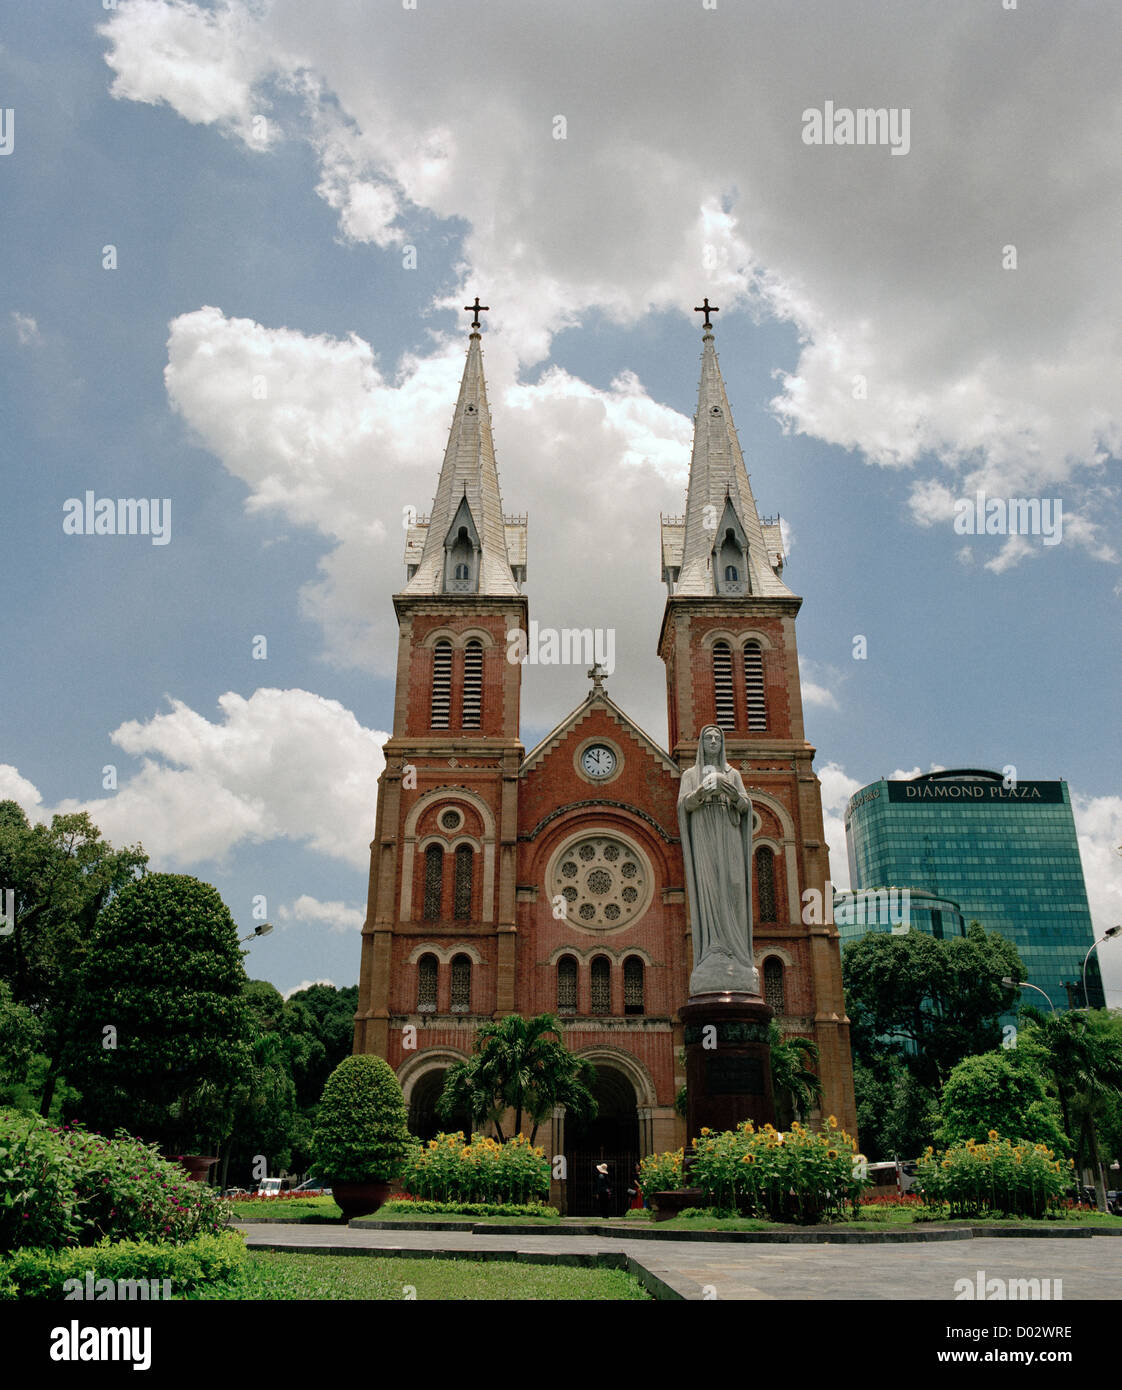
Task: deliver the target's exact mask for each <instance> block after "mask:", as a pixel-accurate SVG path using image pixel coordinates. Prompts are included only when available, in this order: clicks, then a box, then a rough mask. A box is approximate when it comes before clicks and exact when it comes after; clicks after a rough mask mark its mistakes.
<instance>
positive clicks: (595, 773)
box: [580, 743, 616, 781]
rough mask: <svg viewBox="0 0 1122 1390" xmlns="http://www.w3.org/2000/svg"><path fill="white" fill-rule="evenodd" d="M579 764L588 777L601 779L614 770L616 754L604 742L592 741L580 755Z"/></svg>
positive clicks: (608, 775)
mask: <svg viewBox="0 0 1122 1390" xmlns="http://www.w3.org/2000/svg"><path fill="white" fill-rule="evenodd" d="M580 765H581V767H582V768H583V769H584V771H585V772H586V773H587V774H588V776H589V777H595V778H596V779H597V780H598V781H602V780H603V779H604V778H605V777H610V776H611V775H612V773H613V772H614V771H615V770H616V755H615V754H614V753H613V752H612V750H611V749H610V748H609V747H608V746H607V744H604V743H592V744H590V745H589V746H588V747H587V748H586V749H585V750H584V752H583V753H582V754H581V755H580Z"/></svg>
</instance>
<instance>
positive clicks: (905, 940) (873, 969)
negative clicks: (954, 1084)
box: [842, 922, 1023, 1088]
mask: <svg viewBox="0 0 1122 1390" xmlns="http://www.w3.org/2000/svg"><path fill="white" fill-rule="evenodd" d="M1022 970H1023V967H1022V965H1021V960H1020V957H1019V956H1018V954H1017V950H1016V947H1015V946H1013V944H1012V943H1011V942H1009V941H1007V940H1006V939H1005V938H1004V937H1002V936H1000V935H998V933H997V932H987V931H985V930H984V929H983V928H982V927H981V926H979V925H978V923H977V922H971V923H970V926H969V928H968V934H967V936H965V937H954V938H951V939H948V940H945V941H937V940H936V939H935V938H934V937H932V936H928V935H927V933H926V932H921V931H909V932H905V933H903V934H901V935H898V936H897V935H892V934H889V933H883V932H870V933H869V934H868V935H867V936H864V937H861V938H860V940H858V941H855V942H852V943H851V944H850V945H849V946H847V947H846V949H845V952H844V955H843V958H842V980H843V984H844V986H845V1000H846V1009H847V1012H848V1013H849V1017H850V1021H851V1039H852V1043H853V1051H854V1056H855V1057H856V1058H857V1059H858V1060H860V1061H862V1062H865V1063H866V1064H869V1063H873V1062H875V1061H876V1059H877V1058H878V1057H881V1056H884V1055H885V1054H894V1055H896V1056H898V1057H899V1058H900V1059H901V1060H902V1061H903V1062H904V1063H905V1065H907V1066H908V1067H909V1069H910V1070H911V1071H912V1072H913V1073H914V1075H915V1076H916V1079H917V1080H918V1081H920V1082H921V1083H922V1084H923V1085H925V1086H927V1087H929V1088H935V1087H937V1086H939V1085H940V1084H941V1083H942V1082H943V1081H944V1080H945V1079H946V1078H947V1076H948V1075H949V1074H950V1071H951V1069H952V1068H953V1067H954V1065H955V1064H956V1063H957V1062H959V1061H961V1059H962V1058H963V1057H969V1056H972V1055H974V1054H975V1053H980V1052H987V1051H989V1050H990V1049H992V1048H995V1047H997V1045H998V1044H999V1043H1000V1041H1001V1029H1000V1025H999V1019H1000V1017H1001V1015H1002V1014H1003V1013H1007V1012H1008V1011H1009V1010H1010V1009H1011V1008H1012V1007H1013V1006H1014V1002H1015V1000H1016V997H1017V991H1016V990H1015V989H1013V988H1011V987H1009V986H1006V985H1003V984H1002V983H1001V981H1002V978H1003V977H1005V976H1010V977H1012V978H1013V979H1015V980H1019V979H1021V978H1022Z"/></svg>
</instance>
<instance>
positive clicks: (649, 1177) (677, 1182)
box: [639, 1149, 682, 1206]
mask: <svg viewBox="0 0 1122 1390" xmlns="http://www.w3.org/2000/svg"><path fill="white" fill-rule="evenodd" d="M681 1186H682V1150H681V1149H678V1150H677V1151H675V1152H669V1153H662V1154H647V1156H646V1158H644V1159H643V1161H642V1162H641V1163H640V1164H639V1191H640V1192H641V1193H642V1194H643V1201H644V1202H646V1203H647V1205H648V1206H649V1205H650V1203H651V1201H652V1199H653V1198H654V1194H655V1193H656V1192H673V1191H674V1190H675V1189H676V1188H679V1187H681Z"/></svg>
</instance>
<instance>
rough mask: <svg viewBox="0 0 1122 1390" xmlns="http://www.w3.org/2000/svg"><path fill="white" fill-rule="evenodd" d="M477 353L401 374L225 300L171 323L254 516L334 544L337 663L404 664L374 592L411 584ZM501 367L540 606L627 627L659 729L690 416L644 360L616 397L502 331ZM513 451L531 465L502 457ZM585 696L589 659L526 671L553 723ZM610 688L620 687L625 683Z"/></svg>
mask: <svg viewBox="0 0 1122 1390" xmlns="http://www.w3.org/2000/svg"><path fill="white" fill-rule="evenodd" d="M463 363H464V345H463V343H462V341H454V342H450V343H447V342H444V341H439V342H438V344H437V347H436V349H435V351H434V353H433V354H432V355H431V356H429V357H423V358H422V357H409V358H407V359H406V360H405V361H404V362H403V363H402V364H401V368H400V370H399V372H398V374H397V376H396V377H395V378H394V379H393V380H392V381H391V380H389V379H387V378H386V377H385V376H384V375H383V374H382V372H381V371H380V370H379V368H378V365H377V363H376V361H375V359H374V355H373V353H372V351H371V349H370V348H369V347H368V346H367V344H365V343H363V342H361V341H360V340H359V339H357V338H355V337H352V338H350V339H348V340H346V341H339V340H336V339H330V338H326V337H322V336H320V337H311V336H305V335H302V334H300V333H297V332H294V331H293V330H290V329H286V328H275V329H274V328H267V327H264V326H262V325H260V324H257V323H254V322H252V321H251V320H248V319H238V318H227V317H226V316H225V315H223V314H222V312H221V311H220V310H218V309H215V308H211V307H207V308H203V309H199V310H196V311H195V312H193V313H189V314H184V315H182V316H181V317H179V318H177V319H175V320H174V321H173V323H172V325H171V336H170V338H169V343H168V365H167V368H166V369H165V381H166V385H167V390H168V395H169V398H170V400H171V402H172V404H173V405H174V407H175V408H176V410H177V411H178V412H179V413H180V414H181V415H182V416H183V418H184V420H185V421H186V422H187V424H188V425H189V426H190V427H191V428H192V429H193V430H194V431H195V432H196V433H197V434H198V435H199V436H200V438H201V439H202V441H203V443H204V444H205V445H206V447H207V448H208V449H209V450H210V451H211V452H212V453H214V454H215V455H216V456H217V457H218V458H219V459H220V460H221V462H222V463H223V465H224V466H225V467H226V468H227V470H228V471H229V472H230V473H231V474H232V475H233V476H235V477H237V478H239V479H240V480H241V481H242V482H244V483H245V485H246V487H247V489H248V495H247V500H246V506H247V508H248V509H249V510H250V511H265V510H268V511H270V512H273V513H277V514H279V515H280V516H282V517H283V518H284V519H285V520H286V521H289V522H292V523H295V524H299V525H301V526H308V527H312V528H314V529H315V530H316V531H318V532H319V533H320V534H321V535H322V536H324V537H325V538H326V539H328V540H329V541H330V542H331V543H332V545H333V548H332V549H331V550H330V551H329V552H328V553H327V554H326V555H325V556H324V557H323V559H322V560H321V561H320V564H319V573H318V575H317V576H316V577H315V578H312V579H309V581H308V582H307V583H306V584H305V586H304V588H303V590H302V592H301V604H302V608H303V611H304V613H305V614H306V615H307V616H309V617H311V618H313V619H315V620H317V621H318V622H319V623H321V625H322V627H323V630H324V634H325V645H326V652H327V655H328V656H329V657H330V658H331V659H332V660H334V661H337V662H339V663H341V664H359V665H363V666H366V667H367V668H369V669H373V670H380V671H382V672H388V671H389V670H390V669H391V665H392V662H393V661H394V660H395V653H396V650H397V645H396V633H395V631H394V616H393V611H392V608H391V606H390V604H389V603H388V602H385V601H382V602H379V603H371V597H370V596H371V594H374V595H378V594H381V595H386V594H390V593H394V592H396V591H397V590H398V589H400V587H401V585H402V583H403V582H404V568H403V560H402V551H403V545H404V531H403V529H402V516H403V509H404V508H405V507H406V506H413V507H415V508H416V510H417V511H418V512H422V513H423V512H427V511H428V510H429V505H430V502H431V498H432V493H433V488H434V485H435V481H436V478H437V475H438V473H439V469H440V460H441V458H442V457H443V451H444V445H445V442H446V439H447V431H448V426H449V423H450V419H451V414H452V409H453V405H454V402H455V399H456V394H457V391H458V389H459V380H460V375H461V373H462V371H463ZM486 367H487V378H488V389H489V393H490V398H491V401H492V408H493V414H494V417H495V425H494V429H495V438H496V448H497V452H498V456H499V463H500V468H501V470H502V486H503V501H504V505H505V506H506V508H507V510H508V511H523V510H526V509H527V501H528V499H530V498H532V499H533V503H534V508H533V512H532V514H531V517H530V527H531V536H532V537H533V550H532V552H531V560H530V563H531V566H532V569H531V574H532V577H533V591H534V592H535V593H536V594H538V595H540V596H542V597H541V598H539V600H538V602H537V604H536V607H535V617H536V618H537V619H538V621H539V622H541V623H543V624H546V625H552V626H557V627H564V626H573V625H576V626H580V627H586V626H592V627H602V628H608V627H611V628H613V629H614V630H615V632H616V666H617V670H618V671H619V680H620V681H621V682H623V683H624V684H623V686H622V690H623V691H625V692H626V695H625V698H626V701H627V704H628V708H629V709H630V710H631V711H632V712H633V714H634V716H635V718H636V719H637V720H638V721H639V722H640V723H641V724H643V725H645V726H647V727H650V728H651V729H652V731H653V732H657V730H659V729H661V728H662V727H663V726H664V721H665V700H664V698H663V696H662V695H661V694H660V693H659V692H658V691H657V690H656V689H654V688H652V685H651V682H650V681H649V680H647V679H643V678H641V677H642V673H644V672H645V670H646V669H647V668H648V667H649V662H650V649H651V646H652V644H653V642H654V639H655V634H654V633H652V631H651V623H652V615H657V614H658V613H659V611H660V610H661V607H662V602H663V591H662V587H661V584H660V576H659V569H658V562H657V553H656V551H655V545H656V543H657V536H658V525H659V513H660V512H675V513H677V512H680V511H681V510H682V503H683V498H684V493H685V484H686V473H687V469H688V466H689V446H690V439H691V434H692V426H691V422H690V421H689V420H688V419H687V418H686V417H685V416H683V415H680V414H678V412H677V411H674V410H671V409H669V408H667V407H666V406H662V405H660V404H658V402H656V401H653V400H652V399H651V398H650V397H649V396H648V395H647V394H646V392H645V391H644V390H643V388H642V386H641V385H640V383H639V381H638V380H637V378H636V377H635V376H634V374H633V373H630V372H624V373H621V374H620V376H619V377H618V378H617V379H616V380H615V381H613V382H612V384H611V386H610V387H609V388H608V389H607V390H601V389H598V388H595V387H592V386H590V385H588V384H587V383H586V382H584V381H581V380H579V379H578V378H576V377H573V376H571V375H570V374H569V373H567V372H565V371H563V370H561V369H560V368H557V367H554V368H550V369H549V370H548V371H546V372H544V373H543V374H542V376H541V378H540V379H539V380H538V381H537V382H536V383H534V384H533V385H530V384H526V383H522V384H510V383H512V382H513V381H514V374H515V364H514V360H513V357H512V354H511V352H510V349H509V346H508V345H504V344H503V343H502V342H501V341H499V342H493V341H492V340H489V342H488V348H487V363H486ZM255 378H257V379H259V380H260V381H263V382H264V383H265V388H266V390H267V393H268V394H267V398H266V399H264V400H260V399H258V400H255V399H254V398H253V395H254V393H253V381H254V379H255ZM258 394H260V392H259V393H258ZM508 458H510V459H514V460H515V461H516V463H515V466H513V467H511V468H507V467H506V460H507V459H508ZM609 479H610V485H608V480H609ZM539 518H540V519H541V520H540V523H539ZM564 518H573V519H574V520H577V519H579V524H571V525H570V524H567V523H566V521H565V520H563V519H564ZM606 536H610V537H611V544H612V557H611V559H612V564H613V566H615V567H616V568H617V571H618V572H622V573H626V574H627V575H628V583H627V584H626V586H625V587H624V588H623V589H622V590H621V589H618V588H617V589H615V590H614V591H613V590H612V589H611V588H610V586H606V585H605V584H604V582H603V574H604V563H605V561H604V544H605V537H606ZM628 681H630V682H631V685H630V687H628V685H627V682H628ZM584 689H585V681H584V669H583V667H582V668H581V669H580V670H579V671H567V672H558V671H557V670H556V669H555V668H539V667H532V666H527V667H526V670H525V694H524V700H525V704H524V709H525V711H526V713H527V715H528V717H529V719H530V721H531V722H532V723H540V724H544V725H546V726H548V725H549V724H550V723H552V722H553V717H560V715H561V714H563V713H565V712H566V710H567V709H568V708H571V706H572V705H573V704H575V703H576V702H577V700H579V699H580V697H581V696H582V694H583V693H584ZM614 693H615V694H616V697H617V698H620V695H621V687H619V686H617V687H616V689H615V692H614ZM546 700H548V701H549V704H548V705H546V704H545V703H544V702H545V701H546ZM566 702H567V703H566Z"/></svg>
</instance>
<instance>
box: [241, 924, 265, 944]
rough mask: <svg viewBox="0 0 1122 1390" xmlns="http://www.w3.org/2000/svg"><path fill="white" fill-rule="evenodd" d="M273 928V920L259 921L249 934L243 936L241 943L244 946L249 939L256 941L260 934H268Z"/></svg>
mask: <svg viewBox="0 0 1122 1390" xmlns="http://www.w3.org/2000/svg"><path fill="white" fill-rule="evenodd" d="M272 930H273V924H272V922H259V923H258V924H257V926H255V927H254V928H253V930H252V931H251V932H250V934H249V935H248V936H243V937H242V938H241V944H242V945H243V946H244V945H245V943H246V942H247V941H256V940H257V938H258V937H259V936H268V935H269V933H270V932H271V931H272Z"/></svg>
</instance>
